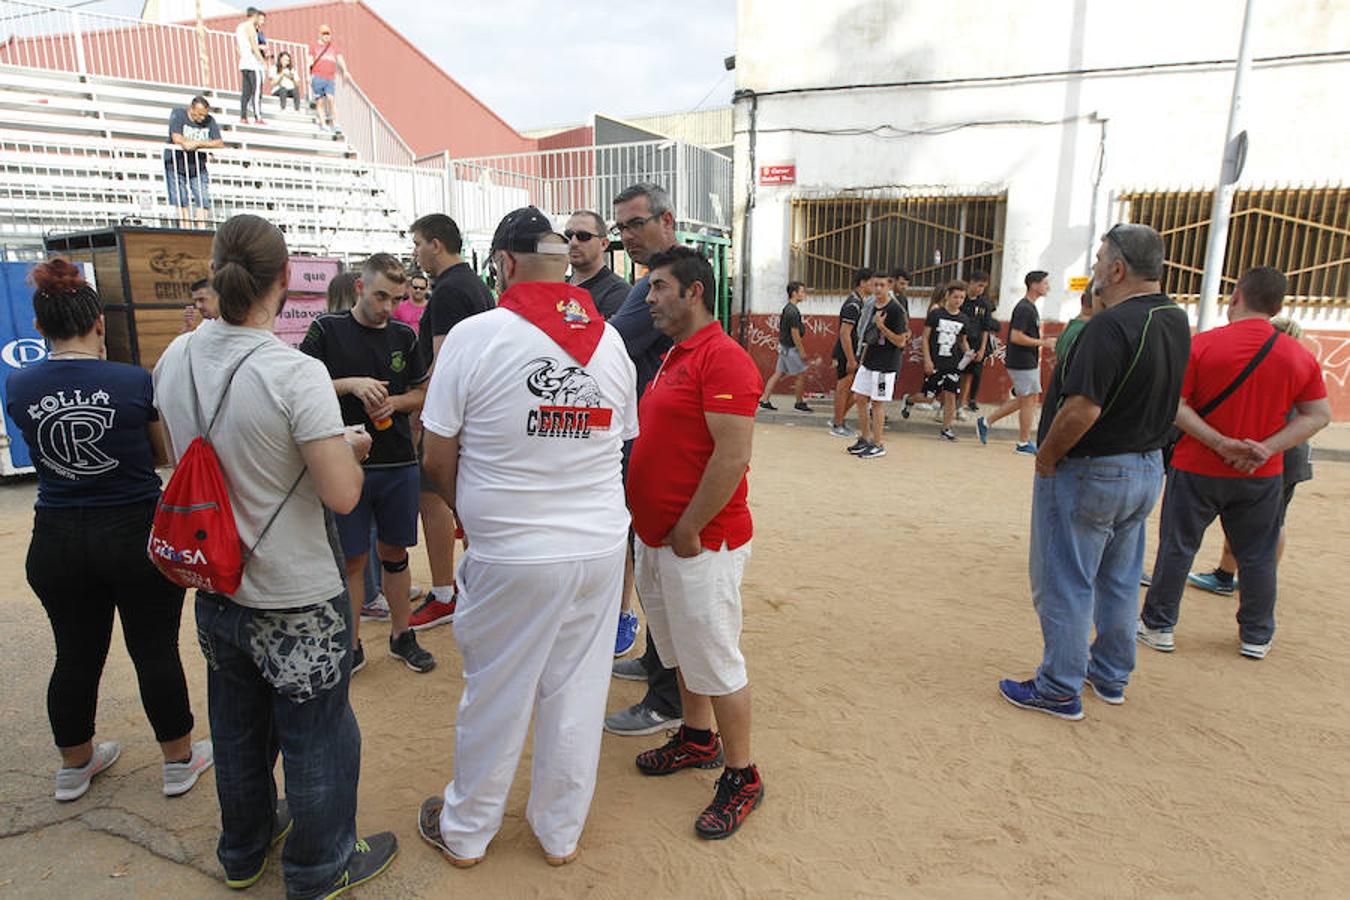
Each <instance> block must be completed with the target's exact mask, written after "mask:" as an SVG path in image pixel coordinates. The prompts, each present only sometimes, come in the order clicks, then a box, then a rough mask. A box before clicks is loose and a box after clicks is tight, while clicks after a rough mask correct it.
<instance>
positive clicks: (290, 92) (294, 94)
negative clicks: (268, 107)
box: [272, 88, 300, 112]
mask: <svg viewBox="0 0 1350 900" xmlns="http://www.w3.org/2000/svg"><path fill="white" fill-rule="evenodd" d="M272 94H273V95H274V96H276V98H277V99H278V100H280V101H281V108H282V109H285V108H286V98H287V97H290V98H291V103H293V104H294V105H295V108H296V111H297V112H298V111H299V109H300V92H299V91H297V90H296V89H295V88H277V89H276V90H275V91H273V92H272Z"/></svg>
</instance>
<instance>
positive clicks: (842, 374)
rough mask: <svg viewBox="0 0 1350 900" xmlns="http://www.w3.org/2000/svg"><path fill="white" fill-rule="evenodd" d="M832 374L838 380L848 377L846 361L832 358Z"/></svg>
mask: <svg viewBox="0 0 1350 900" xmlns="http://www.w3.org/2000/svg"><path fill="white" fill-rule="evenodd" d="M834 374H835V376H836V377H837V378H839V379H841V380H842V379H844V378H847V377H848V360H846V359H844V358H842V357H839V356H836V357H835V358H834Z"/></svg>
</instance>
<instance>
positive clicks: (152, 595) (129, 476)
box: [6, 259, 212, 801]
mask: <svg viewBox="0 0 1350 900" xmlns="http://www.w3.org/2000/svg"><path fill="white" fill-rule="evenodd" d="M32 279H33V284H34V285H35V287H36V290H35V291H34V293H33V312H34V314H35V320H36V322H35V324H36V325H37V329H38V331H39V332H40V333H41V334H42V336H43V337H44V338H46V339H47V342H48V344H49V345H50V352H49V353H48V356H47V359H46V360H45V361H44V362H41V363H39V364H38V365H36V366H32V367H30V368H26V369H20V370H18V371H16V372H13V373H11V374H10V376H9V381H8V385H7V389H6V396H7V397H8V402H7V405H6V409H7V411H8V412H9V415H10V418H11V419H13V420H14V421H15V422H16V423H17V424H18V425H19V428H20V429H21V430H22V432H23V436H24V440H26V441H27V442H28V446H29V447H30V448H32V451H33V463H34V466H35V467H36V468H37V472H38V499H37V507H36V510H35V512H34V516H33V538H32V541H31V543H30V544H29V546H28V563H27V569H28V583H29V585H31V586H32V588H33V592H34V593H36V594H37V596H38V599H39V600H41V601H42V606H43V608H44V609H45V610H46V611H47V617H48V619H49V620H50V621H51V626H52V633H53V635H54V636H55V638H56V665H55V667H54V668H53V670H52V677H51V681H50V683H49V684H48V686H47V716H48V718H49V719H50V721H51V726H52V736H53V737H54V738H55V740H56V746H57V749H58V750H59V751H60V753H61V768H59V769H58V770H57V772H56V799H57V800H61V801H67V800H75V799H77V798H78V797H81V796H83V795H84V793H85V792H86V791H87V790H89V782H90V781H91V780H92V779H93V777H94V776H95V775H97V774H99V773H100V772H102V771H104V770H106V769H107V768H108V767H109V766H111V765H112V764H113V763H114V762H116V761H117V757H118V755H119V754H120V753H121V747H120V746H119V745H118V744H117V742H115V741H104V742H102V743H99V744H98V745H97V746H96V745H95V744H94V742H93V737H94V715H95V710H96V707H97V705H98V686H99V679H100V677H101V676H102V674H103V663H104V661H105V660H106V659H107V657H108V648H109V644H110V643H111V640H112V627H113V614H114V611H115V612H116V614H117V616H118V617H119V618H120V619H121V620H122V634H123V637H124V639H125V642H126V645H127V652H128V653H129V654H130V655H131V661H132V663H133V664H134V665H135V667H136V678H137V681H138V682H139V684H140V692H141V703H142V704H143V705H144V707H145V712H146V715H147V716H148V717H149V719H150V724H151V726H152V727H153V728H154V730H155V739H156V740H157V741H159V744H160V750H161V751H162V752H163V754H164V772H163V774H164V793H165V794H167V795H169V796H176V795H179V794H185V793H187V792H188V791H189V790H191V788H192V786H193V785H194V784H196V783H197V778H198V777H199V776H200V775H201V773H202V772H203V771H205V770H206V769H207V768H208V767H209V766H210V765H211V759H212V754H211V742H210V741H200V742H198V743H197V744H193V743H192V710H191V708H190V706H189V705H188V691H187V681H186V680H185V679H184V677H183V665H182V662H181V661H180V660H179V656H178V626H179V622H180V618H181V616H182V611H183V589H182V588H180V587H177V586H176V585H174V584H172V583H170V582H169V581H168V580H166V579H165V578H164V577H163V576H162V575H160V574H159V571H158V570H157V569H156V568H155V567H154V565H152V564H151V562H150V559H149V557H148V556H147V555H146V551H145V548H146V542H147V540H148V538H149V534H150V523H151V521H152V520H153V519H154V516H155V504H156V503H157V502H158V500H159V487H160V483H159V476H158V475H156V474H155V466H156V465H163V464H165V463H167V461H168V457H167V451H166V449H165V445H164V435H163V430H162V429H161V428H160V424H159V421H158V419H159V416H158V414H157V413H156V411H155V407H154V404H153V396H152V388H151V384H150V375H149V373H147V372H146V371H145V370H143V369H139V368H136V367H134V366H128V365H123V364H122V363H115V362H108V361H107V360H106V359H104V358H103V357H104V347H103V334H104V322H103V304H102V302H100V300H99V298H98V294H96V293H95V292H94V289H93V288H91V287H90V286H89V285H88V284H86V283H85V280H84V278H83V277H82V276H81V275H80V270H79V269H77V268H76V267H75V266H74V265H72V264H71V263H69V262H67V261H66V260H64V259H53V260H51V261H49V262H45V263H40V264H39V265H38V266H37V267H36V268H35V269H34V270H33V275H32Z"/></svg>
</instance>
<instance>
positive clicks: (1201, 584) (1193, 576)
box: [1186, 570, 1238, 594]
mask: <svg viewBox="0 0 1350 900" xmlns="http://www.w3.org/2000/svg"><path fill="white" fill-rule="evenodd" d="M1186 581H1187V582H1189V583H1190V584H1193V585H1195V586H1196V587H1198V588H1200V590H1202V591H1209V592H1210V593H1211V594H1231V593H1233V592H1234V591H1235V590H1237V586H1238V582H1237V579H1236V578H1234V577H1232V576H1231V575H1230V576H1229V577H1228V578H1227V579H1224V578H1220V577H1219V573H1218V571H1217V570H1216V571H1214V572H1192V573H1190V574H1189V575H1187V576H1186Z"/></svg>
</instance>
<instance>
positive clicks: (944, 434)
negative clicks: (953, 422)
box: [938, 428, 956, 441]
mask: <svg viewBox="0 0 1350 900" xmlns="http://www.w3.org/2000/svg"><path fill="white" fill-rule="evenodd" d="M938 437H940V438H942V439H943V440H944V441H955V440H956V435H954V434H952V430H951V429H950V428H944V429H942V430H941V431H940V432H938Z"/></svg>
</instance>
